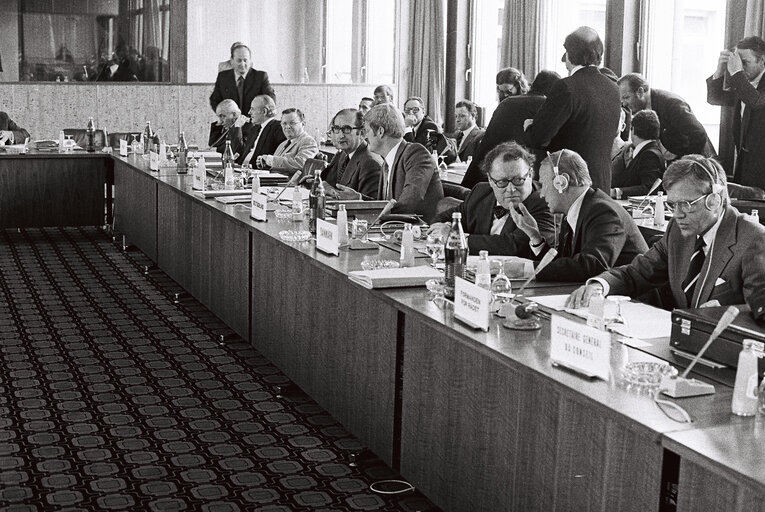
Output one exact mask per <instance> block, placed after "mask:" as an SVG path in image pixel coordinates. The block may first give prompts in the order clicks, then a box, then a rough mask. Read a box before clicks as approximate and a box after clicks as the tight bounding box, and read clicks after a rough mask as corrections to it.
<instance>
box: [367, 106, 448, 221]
mask: <svg viewBox="0 0 765 512" xmlns="http://www.w3.org/2000/svg"><path fill="white" fill-rule="evenodd" d="M364 136H365V137H366V139H367V143H368V144H369V150H370V151H373V152H374V153H377V154H378V155H380V156H381V157H383V168H382V172H381V173H380V183H379V186H378V189H377V191H378V193H377V196H378V198H380V199H386V200H387V199H396V201H398V202H397V203H396V205H395V206H394V207H393V209H392V210H391V213H415V214H418V215H422V216H423V217H424V219H425V221H426V222H430V221H431V219H432V218H433V216H434V215H435V213H436V205H437V204H438V201H440V200H441V199H443V197H444V189H443V187H442V186H441V180H440V179H439V177H438V172H437V169H436V164H435V163H434V162H433V159H432V158H431V156H430V153H428V150H427V149H425V147H424V146H422V145H421V144H418V143H415V142H406V141H404V139H403V137H404V121H403V118H402V116H401V112H400V111H399V110H398V109H397V108H396V107H394V106H393V105H390V104H381V105H375V106H374V107H372V109H371V110H370V111H369V112H367V114H366V115H365V116H364Z"/></svg>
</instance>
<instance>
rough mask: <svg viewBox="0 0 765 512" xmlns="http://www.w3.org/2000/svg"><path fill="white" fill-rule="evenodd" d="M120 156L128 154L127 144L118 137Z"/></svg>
mask: <svg viewBox="0 0 765 512" xmlns="http://www.w3.org/2000/svg"><path fill="white" fill-rule="evenodd" d="M120 156H128V144H127V140H125V139H120Z"/></svg>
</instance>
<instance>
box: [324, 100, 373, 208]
mask: <svg viewBox="0 0 765 512" xmlns="http://www.w3.org/2000/svg"><path fill="white" fill-rule="evenodd" d="M363 130H364V116H363V115H362V113H361V111H359V110H356V109H354V108H347V109H344V110H341V111H340V112H338V113H337V114H335V117H334V118H332V124H331V127H330V132H331V137H332V143H333V144H334V146H335V147H336V148H337V149H339V150H340V151H338V152H337V153H335V156H334V158H333V159H332V161H331V162H330V164H329V166H328V167H327V168H326V169H325V170H324V172H323V173H322V176H321V177H322V179H323V180H324V189H325V191H326V194H327V197H330V198H336V199H361V198H367V199H377V189H378V187H379V184H380V169H381V168H382V157H381V156H380V155H378V154H376V153H372V152H371V151H369V148H368V147H367V144H366V142H364V137H363V136H362V134H361V132H362V131H363Z"/></svg>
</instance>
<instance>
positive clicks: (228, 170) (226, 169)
mask: <svg viewBox="0 0 765 512" xmlns="http://www.w3.org/2000/svg"><path fill="white" fill-rule="evenodd" d="M222 160H223V184H224V185H225V187H226V188H233V187H234V151H233V150H232V149H231V141H230V140H227V141H226V149H224V150H223V158H222Z"/></svg>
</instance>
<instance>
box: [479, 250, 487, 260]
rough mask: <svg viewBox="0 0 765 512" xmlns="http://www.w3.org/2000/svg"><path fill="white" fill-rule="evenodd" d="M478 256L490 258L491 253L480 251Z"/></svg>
mask: <svg viewBox="0 0 765 512" xmlns="http://www.w3.org/2000/svg"><path fill="white" fill-rule="evenodd" d="M478 256H479V257H480V258H482V259H483V258H488V257H489V251H478Z"/></svg>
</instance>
